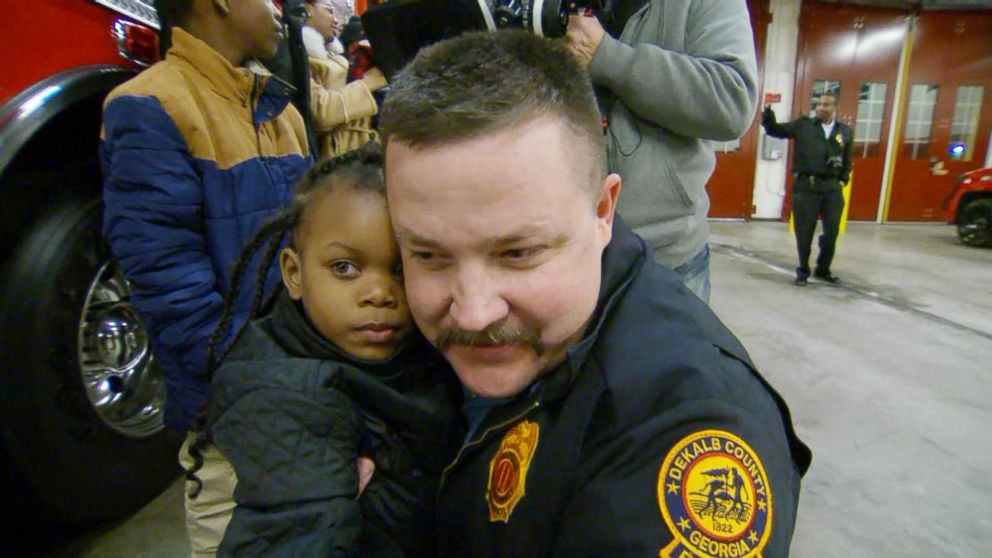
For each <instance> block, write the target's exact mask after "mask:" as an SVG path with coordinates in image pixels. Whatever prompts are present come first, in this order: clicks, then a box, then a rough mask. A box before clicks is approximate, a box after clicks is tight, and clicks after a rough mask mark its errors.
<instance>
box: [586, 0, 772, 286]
mask: <svg viewBox="0 0 992 558" xmlns="http://www.w3.org/2000/svg"><path fill="white" fill-rule="evenodd" d="M589 73H590V75H591V76H592V80H593V83H595V84H596V85H597V86H601V87H605V88H607V89H609V92H610V93H609V94H607V95H605V96H604V98H602V99H601V104H602V105H603V106H604V109H605V110H606V111H607V117H608V118H609V133H608V135H607V150H608V153H609V164H610V171H611V172H617V173H619V174H620V176H621V177H622V178H623V190H622V192H621V195H620V201H619V205H618V211H619V213H620V215H622V216H623V218H624V219H625V220H626V221H627V223H628V224H629V225H630V226H631V227H633V228H634V230H635V232H637V233H638V234H640V235H641V236H643V237H644V238H645V239H647V240H648V242H650V243H651V244H652V245H653V246H654V247H655V248H656V249H657V253H658V254H659V258H658V259H659V260H660V261H661V263H663V264H665V265H666V266H669V267H671V268H675V267H677V266H679V265H681V264H684V263H686V262H687V261H689V260H690V259H692V258H693V257H694V256H695V255H696V254H698V253H699V252H700V251H701V250H702V249H703V247H704V246H705V245H706V237H707V235H708V232H709V225H708V224H707V222H706V213H707V211H708V210H709V206H710V203H709V197H708V196H707V194H706V188H705V187H706V181H707V180H709V177H710V175H711V174H712V173H713V167H714V165H715V156H714V154H713V149H712V147H711V146H710V143H709V140H717V141H729V140H733V139H736V138H738V137H740V136H741V134H743V133H744V131H745V130H747V128H748V127H749V126H750V124H751V121H752V119H753V117H754V114H755V113H754V111H755V105H756V103H757V73H758V72H757V66H756V63H755V53H754V41H753V39H752V35H751V23H750V18H749V16H748V11H747V6H746V4H745V0H668V1H665V0H651V1H650V2H649V3H648V4H647V5H646V6H644V7H643V8H641V9H640V10H638V11H637V12H636V13H634V15H633V16H631V18H630V19H629V20H628V21H627V23H626V25H625V26H624V29H623V33H622V34H621V35H620V40H616V39H614V38H612V37H610V36H609V35H606V36H605V37H604V38H603V42H602V43H601V44H600V46H599V48H598V49H597V50H596V54H595V56H594V57H593V60H592V64H591V65H590V67H589Z"/></svg>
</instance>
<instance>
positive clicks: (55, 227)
mask: <svg viewBox="0 0 992 558" xmlns="http://www.w3.org/2000/svg"><path fill="white" fill-rule="evenodd" d="M101 214H102V205H101V204H100V200H99V197H97V196H91V197H87V198H83V199H80V198H78V197H77V198H74V199H64V198H63V199H62V200H61V201H60V202H58V204H57V206H56V207H54V208H53V209H52V210H50V211H49V212H47V213H46V214H45V215H43V216H42V217H40V218H39V219H36V220H35V221H34V225H33V226H32V227H31V228H30V230H28V231H26V234H25V235H23V236H21V238H20V241H19V243H18V245H17V247H16V248H15V250H14V253H13V256H12V258H11V259H10V260H9V261H8V262H7V263H6V265H4V267H5V268H6V270H5V273H4V276H3V280H2V283H0V288H2V291H0V421H2V422H0V433H2V438H3V439H2V445H3V447H2V448H0V450H2V451H0V455H2V454H6V456H5V458H4V459H3V461H5V463H3V466H4V469H5V476H7V477H12V478H16V479H18V482H17V485H16V486H15V487H13V490H12V496H13V498H14V500H13V501H12V502H11V504H9V505H7V506H5V507H6V508H7V509H8V510H7V513H16V514H18V515H21V514H24V513H25V511H26V510H28V511H30V512H31V515H33V516H35V517H45V518H53V519H57V520H62V521H71V522H93V521H106V520H109V519H113V518H117V517H121V516H123V515H125V514H128V513H131V512H133V511H135V510H137V509H138V508H139V507H141V506H142V505H144V504H145V503H147V502H148V501H149V500H151V499H152V498H154V497H155V496H156V495H158V494H159V493H161V492H162V491H163V490H164V489H165V488H166V486H168V484H169V483H170V482H171V481H173V480H174V479H175V478H176V477H177V475H178V473H179V469H178V464H177V459H176V455H177V451H178V447H179V444H180V435H179V433H178V432H174V431H170V430H167V429H165V428H164V427H163V423H162V408H163V405H164V403H165V388H164V381H163V379H162V375H161V373H160V372H159V371H158V370H157V369H156V366H155V362H154V358H153V356H152V354H151V351H150V349H149V346H148V337H147V335H146V333H145V328H144V325H143V324H142V323H141V321H140V319H139V318H138V317H137V315H136V314H135V312H134V309H133V308H132V307H131V305H130V303H129V296H130V288H129V286H128V284H127V282H126V281H125V280H124V278H123V276H122V275H121V273H120V272H119V271H118V270H117V269H116V266H115V264H114V261H113V259H112V258H111V257H110V255H109V251H108V249H107V248H106V245H105V243H104V242H103V239H102V236H101V230H100V223H101ZM5 497H6V495H5Z"/></svg>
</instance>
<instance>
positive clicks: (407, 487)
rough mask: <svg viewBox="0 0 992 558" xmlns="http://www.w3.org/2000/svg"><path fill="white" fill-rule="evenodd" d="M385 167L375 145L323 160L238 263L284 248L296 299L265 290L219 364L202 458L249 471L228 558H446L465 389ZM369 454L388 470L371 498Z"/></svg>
mask: <svg viewBox="0 0 992 558" xmlns="http://www.w3.org/2000/svg"><path fill="white" fill-rule="evenodd" d="M381 162H382V156H381V152H380V151H379V149H378V146H377V145H376V144H369V145H367V146H365V147H363V148H361V149H359V150H357V151H353V152H351V153H349V154H347V155H344V156H341V157H338V158H336V159H332V160H326V161H323V162H321V163H318V164H317V165H316V166H315V167H314V168H312V169H311V170H310V171H309V172H308V173H307V175H306V176H305V178H304V179H303V181H302V182H301V183H300V184H299V185H298V186H297V190H296V195H295V200H294V203H293V205H292V207H291V208H290V209H288V210H287V211H285V212H284V213H283V214H282V215H281V216H280V217H279V218H277V219H276V220H274V221H273V222H271V223H270V224H269V225H268V226H266V227H264V228H263V229H262V231H260V233H259V235H258V236H257V237H256V238H255V240H254V241H253V242H252V243H251V244H250V245H249V246H248V247H247V248H246V249H245V253H244V254H242V257H241V259H240V260H239V262H238V265H237V266H236V269H235V275H234V276H235V277H240V275H241V273H240V272H241V271H242V270H243V269H244V268H245V267H246V264H247V262H249V261H251V260H252V259H253V258H255V257H256V256H257V252H258V251H260V249H261V248H262V247H266V248H265V250H264V252H263V258H265V259H266V260H265V261H268V259H271V258H272V257H274V256H275V254H276V253H277V252H278V255H279V264H280V269H281V271H282V284H283V285H282V287H283V288H281V289H279V290H278V291H277V292H276V293H274V294H273V295H272V296H270V297H269V300H268V301H265V302H262V298H263V297H262V295H261V293H262V292H263V290H264V289H263V288H262V287H263V286H262V285H256V290H255V293H256V294H255V307H256V308H255V309H253V311H252V315H253V319H252V320H251V321H250V322H249V323H248V324H247V325H246V326H245V327H244V328H243V329H242V331H241V332H240V333H239V334H238V335H237V337H236V338H235V340H234V342H233V343H232V345H231V347H230V349H229V350H228V351H227V352H226V354H220V355H218V357H217V358H212V360H215V361H219V362H221V365H220V366H219V367H218V368H216V371H215V372H214V373H213V378H212V382H213V391H212V395H211V401H210V404H209V406H208V413H207V423H206V430H205V434H206V436H204V437H203V443H201V444H198V445H197V446H198V447H197V448H196V450H197V451H198V452H200V451H202V450H205V449H210V445H212V446H213V448H215V449H216V450H219V452H220V454H222V455H223V457H224V458H226V460H227V461H229V462H230V464H231V465H232V466H233V468H234V471H235V472H236V475H237V485H236V488H235V489H234V491H233V499H234V502H235V503H236V507H235V508H234V511H233V515H232V516H231V517H230V523H229V524H228V525H227V526H226V530H224V529H223V528H221V529H220V531H221V532H222V537H223V539H222V541H221V542H220V546H219V549H218V555H221V556H228V555H239V556H240V555H251V556H257V555H278V556H355V555H358V556H372V557H380V556H429V555H432V554H433V552H432V550H431V548H432V546H431V545H432V533H433V519H432V515H433V514H432V509H431V504H430V503H431V502H432V501H433V499H434V491H435V490H436V488H437V481H438V478H439V476H440V471H441V469H442V467H443V466H444V464H445V458H446V457H447V455H448V453H449V452H448V451H447V450H448V449H449V448H450V443H451V442H455V443H457V441H456V440H454V437H453V436H451V435H450V434H449V433H451V432H453V428H454V425H455V424H454V420H455V417H456V408H457V398H458V393H459V388H458V387H457V381H456V380H455V379H454V377H453V375H452V374H451V373H450V371H449V370H448V369H447V367H446V365H444V364H443V360H442V359H441V358H440V357H439V356H437V355H436V353H434V352H433V350H432V349H431V348H430V347H429V345H428V344H427V342H426V341H425V340H424V339H423V337H421V336H420V335H419V333H418V332H417V330H416V328H415V326H414V324H413V322H412V319H411V316H410V312H409V310H408V308H407V303H406V297H405V293H404V290H403V278H402V272H401V268H400V256H399V250H398V248H397V245H396V241H395V240H394V238H393V231H392V228H391V226H390V222H389V215H388V213H387V210H386V199H385V190H384V185H383V177H382V166H381V164H382V163H381ZM284 236H287V237H288V244H287V245H286V246H285V247H284V248H281V249H280V246H282V243H283V241H284ZM256 282H257V283H263V282H264V276H260V277H259V278H257V279H256ZM238 288H239V287H238V286H237V284H236V285H235V286H234V287H233V288H232V291H236V290H238ZM235 296H236V294H231V295H230V296H228V299H230V300H234V297H235ZM229 327H230V322H229V320H222V322H221V325H220V326H219V328H218V331H217V333H216V334H215V336H214V339H215V340H217V339H224V338H227V337H228V332H227V331H226V329H228V328H229ZM191 453H192V452H191ZM360 456H362V457H363V458H365V457H367V458H369V459H371V461H372V462H373V463H374V466H375V473H374V474H373V475H372V479H371V481H369V484H368V486H367V487H366V488H365V490H364V492H362V493H361V497H360V498H359V497H358V495H359V471H358V465H357V463H358V459H359V457H360ZM194 469H195V467H194ZM191 473H193V474H194V475H195V470H191ZM211 478H213V477H212V476H211V475H206V476H205V478H203V479H199V480H201V481H202V483H203V484H202V488H203V492H209V491H210V490H211V489H213V491H214V492H216V490H217V487H218V485H219V484H222V483H212V482H211V480H210V479H211ZM211 484H213V486H211ZM194 491H195V490H194Z"/></svg>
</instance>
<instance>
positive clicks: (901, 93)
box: [878, 16, 916, 223]
mask: <svg viewBox="0 0 992 558" xmlns="http://www.w3.org/2000/svg"><path fill="white" fill-rule="evenodd" d="M909 17H910V20H909V30H908V31H907V32H906V40H905V42H903V45H902V60H900V61H899V76H898V78H897V83H899V84H900V85H899V89H898V91H896V95H895V97H893V101H894V102H895V103H896V106H894V107H892V118H893V119H894V122H893V125H892V128H891V129H890V130H889V147H888V153H886V161H885V163H886V164H885V171H884V173H885V180H884V181H883V183H882V207H881V211H880V212H879V213H880V215H879V219H878V221H879V222H880V223H885V222H886V221H888V220H889V202H891V201H892V181H893V175H895V169H896V159H898V158H899V138H900V137H901V136H902V125H903V116H904V113H905V108H906V106H907V104H908V103H905V102H904V100H905V99H906V89H907V87H908V82H909V58H910V55H911V54H912V53H913V34H914V32H915V30H916V16H909Z"/></svg>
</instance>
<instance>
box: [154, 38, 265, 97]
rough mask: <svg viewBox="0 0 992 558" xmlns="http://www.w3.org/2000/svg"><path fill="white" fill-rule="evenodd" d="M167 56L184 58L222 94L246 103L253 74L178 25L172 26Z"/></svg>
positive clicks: (252, 82) (252, 83)
mask: <svg viewBox="0 0 992 558" xmlns="http://www.w3.org/2000/svg"><path fill="white" fill-rule="evenodd" d="M165 57H166V59H169V58H174V59H179V60H183V61H184V62H186V63H187V64H188V65H189V66H191V67H192V68H193V69H194V70H196V72H197V73H199V74H200V75H201V76H203V78H204V79H205V80H207V82H208V83H209V84H210V87H211V88H212V89H213V90H214V91H216V92H217V93H218V94H220V95H221V96H223V97H225V98H227V99H229V100H232V101H236V102H238V103H242V104H245V103H247V102H248V100H249V99H250V98H251V91H252V87H253V86H254V84H255V82H254V76H253V75H252V73H251V72H250V71H249V70H248V69H247V68H242V67H235V66H234V65H232V64H231V63H230V62H228V60H227V59H226V58H224V57H223V56H221V55H220V53H219V52H217V51H216V50H214V49H213V47H211V46H210V45H208V44H207V43H205V42H203V41H202V40H201V39H198V38H197V37H194V36H193V35H190V34H189V33H188V32H187V31H185V30H183V29H182V28H181V27H173V28H172V47H171V48H170V49H169V52H167V53H166V55H165Z"/></svg>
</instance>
